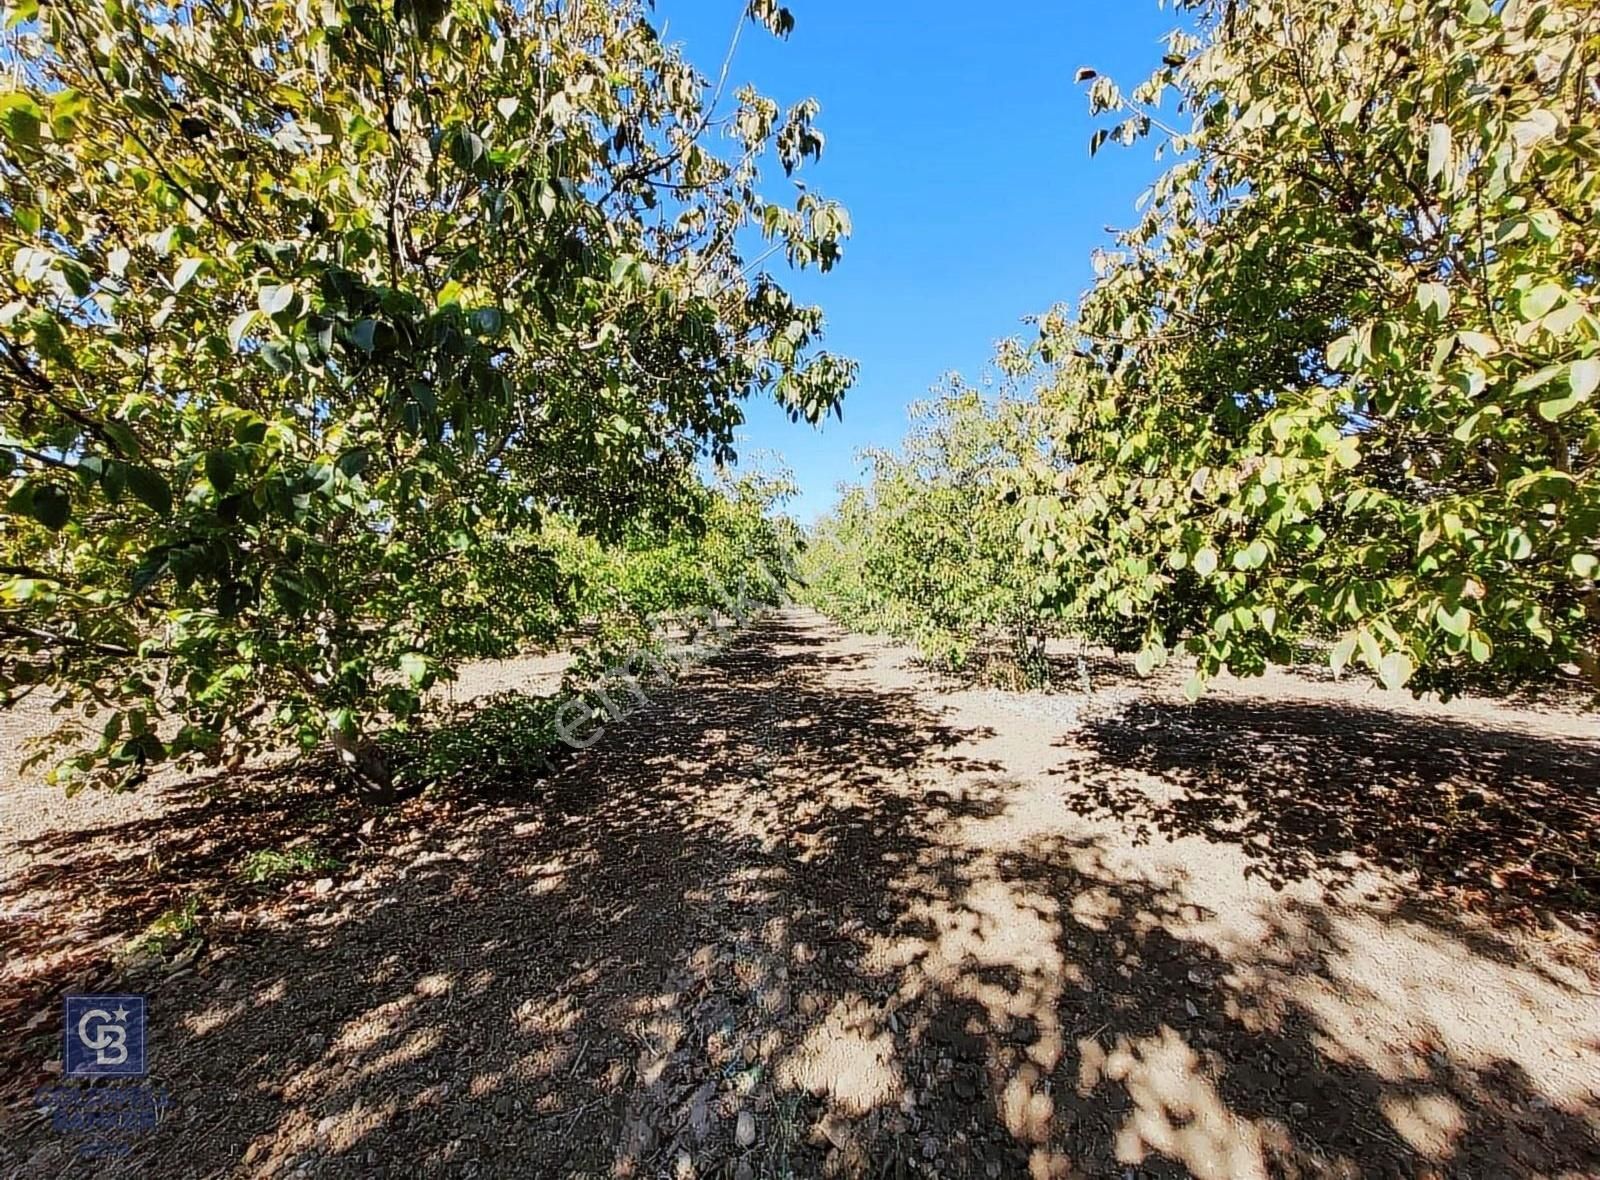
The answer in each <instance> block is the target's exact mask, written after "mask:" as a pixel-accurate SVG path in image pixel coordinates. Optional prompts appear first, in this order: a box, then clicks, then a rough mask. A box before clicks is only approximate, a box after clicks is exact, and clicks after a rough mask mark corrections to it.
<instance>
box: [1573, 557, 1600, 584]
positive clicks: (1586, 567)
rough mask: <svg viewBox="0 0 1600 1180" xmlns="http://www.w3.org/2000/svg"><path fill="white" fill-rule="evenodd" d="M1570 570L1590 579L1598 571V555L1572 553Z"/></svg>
mask: <svg viewBox="0 0 1600 1180" xmlns="http://www.w3.org/2000/svg"><path fill="white" fill-rule="evenodd" d="M1572 572H1573V573H1575V574H1577V575H1578V577H1580V578H1584V579H1590V578H1593V577H1595V575H1596V573H1597V572H1600V557H1597V556H1595V555H1594V554H1593V553H1574V554H1573V555H1572Z"/></svg>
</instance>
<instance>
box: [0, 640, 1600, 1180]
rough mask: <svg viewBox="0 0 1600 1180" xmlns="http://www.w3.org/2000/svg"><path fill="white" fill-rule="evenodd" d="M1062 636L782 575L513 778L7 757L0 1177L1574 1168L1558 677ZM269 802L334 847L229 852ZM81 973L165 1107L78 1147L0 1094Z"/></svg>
mask: <svg viewBox="0 0 1600 1180" xmlns="http://www.w3.org/2000/svg"><path fill="white" fill-rule="evenodd" d="M556 674H558V672H557V673H556ZM1063 674H1064V676H1065V678H1066V679H1067V680H1068V681H1069V683H1071V684H1072V685H1073V686H1074V687H1073V688H1072V691H1067V692H1061V693H1055V694H1007V693H1000V692H992V691H982V690H972V689H968V688H962V687H960V686H955V685H950V684H947V683H941V682H940V681H939V680H938V679H937V678H935V677H933V676H932V675H930V674H929V673H928V672H927V671H925V670H923V669H921V668H919V667H918V666H917V665H916V663H915V662H914V661H913V660H912V659H911V657H910V655H909V654H908V653H907V652H906V651H905V650H904V649H901V648H899V647H896V646H894V645H892V644H888V643H886V642H882V641H879V640H874V639H868V638H863V637H860V636H855V635H849V634H846V633H844V632H842V631H840V630H839V629H837V628H836V627H834V626H832V625H831V624H829V623H827V622H826V621H824V620H822V619H821V618H820V617H818V616H815V615H812V614H809V613H806V612H804V611H799V610H793V611H788V612H784V613H781V614H779V615H776V616H774V617H771V618H769V619H767V620H765V621H764V622H762V623H760V624H758V625H757V626H755V627H754V628H752V629H751V630H750V631H749V632H747V633H746V634H744V635H743V636H741V637H740V638H738V639H737V640H735V641H734V642H733V643H732V644H731V645H730V647H729V648H728V649H727V650H726V651H724V652H723V653H722V654H721V655H719V656H717V657H716V658H714V659H713V660H711V661H710V662H708V663H707V664H705V665H703V666H702V667H700V668H698V669H696V670H694V671H692V672H690V673H689V674H687V675H686V676H685V677H684V678H683V679H682V680H681V681H680V682H679V684H678V685H677V686H676V687H675V688H673V689H671V690H670V691H665V692H663V693H662V694H660V695H659V696H658V697H657V698H656V700H655V701H654V702H653V703H652V704H651V705H650V706H649V707H647V708H644V709H641V710H640V711H638V712H637V713H635V714H634V715H632V716H630V717H629V718H628V719H626V720H625V721H622V722H619V723H617V724H616V725H614V726H613V727H612V728H611V729H610V731H609V732H607V733H606V734H605V736H604V738H603V739H602V740H600V741H599V742H597V743H596V744H595V745H594V746H593V747H592V748H591V749H589V750H588V751H586V752H585V753H583V754H582V755H581V756H580V757H579V758H578V760H577V762H576V763H575V764H573V765H572V766H570V767H568V768H567V769H565V770H564V771H562V772H561V773H559V774H558V775H556V776H555V777H554V778H553V779H552V780H550V781H548V782H540V783H530V784H529V785H528V787H527V789H526V790H523V791H520V792H518V793H516V794H514V795H505V794H501V795H498V796H495V797H481V796H471V795H463V794H462V793H459V792H458V793H455V794H453V795H450V796H448V797H441V798H433V799H418V800H413V801H411V802H408V803H406V804H404V805H402V806H400V807H398V808H396V809H394V810H392V811H390V812H387V813H382V814H379V813H375V812H372V811H371V810H370V809H368V810H363V809H362V806H361V805H360V804H359V803H357V802H354V801H351V800H349V799H348V798H345V797H343V796H341V795H339V794H338V793H337V792H335V791H333V790H332V789H331V788H329V787H327V786H325V785H319V784H317V783H314V782H306V781H304V780H303V778H302V779H285V778H284V777H283V776H282V775H281V774H280V773H279V772H276V771H270V770H267V771H262V772H259V773H257V774H251V775H241V776H237V777H236V779H232V780H229V781H226V782H222V781H216V780H214V781H212V782H210V783H193V782H190V783H175V782H169V783H158V784H154V785H153V786H152V787H151V788H149V789H147V791H146V792H144V793H142V794H139V795H135V796H128V797H95V796H80V797H79V798H78V799H75V800H71V801H68V800H64V799H62V798H61V796H60V795H59V793H56V792H51V791H49V790H47V789H44V788H34V787H24V786H21V785H20V784H17V783H15V782H11V783H9V784H7V785H5V786H4V790H5V796H4V802H3V803H0V806H3V807H4V808H5V809H6V810H5V812H4V817H3V818H4V823H5V828H4V830H3V832H0V856H3V858H4V859H3V862H0V870H3V872H4V874H5V877H4V881H5V886H4V888H5V896H4V900H3V902H0V908H3V909H4V911H5V925H4V926H3V927H0V935H3V936H4V937H5V940H6V944H5V949H6V968H5V970H6V974H5V977H4V978H3V979H0V1002H4V1003H6V1004H7V1005H8V1006H7V1007H5V1008H0V1016H3V1017H4V1018H5V1019H6V1021H7V1024H6V1028H5V1030H4V1034H5V1048H4V1049H0V1054H4V1056H3V1057H0V1068H3V1069H4V1070H5V1072H6V1074H7V1077H6V1078H5V1079H0V1081H3V1082H6V1083H10V1084H11V1090H10V1091H8V1093H9V1094H10V1095H11V1101H10V1102H9V1104H8V1106H7V1109H6V1112H5V1115H4V1118H5V1122H4V1124H3V1125H0V1173H4V1174H11V1175H18V1176H23V1177H29V1178H31V1177H43V1176H66V1175H107V1176H111V1175H145V1176H155V1177H163V1178H166V1177H209V1176H267V1175H274V1176H305V1177H310V1176H318V1177H334V1176H337V1177H343V1176H362V1177H366V1176H395V1177H413V1176H423V1175H427V1176H432V1175H454V1176H516V1177H547V1176H548V1177H578V1176H613V1175H615V1176H638V1177H654V1176H669V1177H675V1178H680V1180H686V1178H687V1177H691V1176H693V1177H741V1178H742V1177H751V1178H753V1177H768V1176H771V1177H780V1176H802V1177H803V1176H816V1175H840V1176H856V1175H861V1176H930V1177H931V1176H944V1177H986V1178H989V1177H1002V1176H1005V1177H1009V1176H1032V1177H1066V1176H1084V1177H1118V1178H1121V1177H1174V1176H1196V1177H1202V1178H1206V1180H1251V1178H1254V1177H1268V1176H1333V1177H1346V1176H1378V1177H1389V1176H1418V1177H1422V1176H1433V1177H1444V1176H1464V1177H1495V1178H1498V1177H1511V1176H1565V1177H1594V1176H1600V982H1597V979H1596V975H1597V974H1600V956H1597V953H1596V952H1597V949H1600V940H1597V939H1596V926H1595V911H1596V908H1597V907H1600V896H1597V895H1600V824H1597V823H1596V819H1597V813H1600V726H1597V724H1596V719H1595V717H1594V715H1593V714H1589V715H1583V714H1581V713H1572V712H1560V711H1553V710H1542V711H1541V710H1532V709H1526V708H1514V707H1511V706H1508V705H1503V704H1496V703H1491V702H1484V701H1467V702H1457V703H1454V704H1452V705H1449V706H1442V705H1439V704H1437V703H1429V702H1415V701H1412V700H1411V699H1410V698H1409V697H1406V696H1395V695H1389V694H1384V693H1380V692H1376V691H1372V690H1368V689H1367V688H1365V687H1364V686H1360V685H1356V684H1351V683H1336V682H1332V681H1330V680H1327V679H1326V678H1325V677H1323V678H1317V677H1315V676H1310V675H1307V676H1298V675H1297V676H1290V675H1285V674H1275V675H1273V676H1271V677H1269V678H1266V679H1263V680H1256V681H1249V682H1233V681H1230V682H1225V683H1223V684H1220V685H1218V686H1217V687H1216V688H1215V689H1214V691H1213V692H1212V693H1211V694H1210V695H1208V696H1207V697H1205V698H1203V699H1202V700H1201V702H1200V703H1199V704H1197V705H1194V706H1189V705H1187V704H1185V703H1184V702H1183V700H1182V698H1181V695H1180V693H1179V691H1178V684H1179V683H1180V682H1181V673H1177V672H1173V673H1171V674H1170V675H1167V676H1163V677H1158V678H1157V679H1156V680H1154V681H1137V680H1136V679H1135V678H1133V677H1132V675H1131V673H1130V672H1129V671H1128V669H1127V668H1126V667H1125V666H1124V665H1122V664H1120V663H1118V662H1117V661H1113V660H1109V659H1107V658H1105V657H1103V656H1100V657H1096V658H1094V659H1090V660H1085V661H1084V662H1083V663H1082V664H1081V665H1080V664H1079V663H1078V661H1076V660H1073V659H1070V658H1069V659H1066V660H1064V664H1063ZM495 676H499V677H500V678H501V679H503V680H505V681H507V682H508V683H513V684H515V683H528V684H538V683H542V682H543V681H542V680H541V677H544V679H548V678H549V676H550V669H548V668H545V669H543V670H542V671H538V672H537V674H535V673H533V672H526V670H519V669H510V670H506V671H502V672H500V673H485V677H486V678H487V681H494V677H495ZM1085 690H1087V691H1085ZM5 773H6V774H8V775H9V770H7V771H5ZM285 825H289V826H291V827H292V828H293V830H296V831H300V832H302V833H306V838H307V839H313V840H315V841H317V842H318V843H319V846H320V847H323V848H325V849H327V850H329V851H331V852H332V853H333V854H334V855H335V856H336V857H337V858H338V859H339V861H340V862H341V863H342V866H343V867H342V868H340V869H339V870H338V871H337V872H335V873H333V874H332V875H331V876H330V877H329V878H327V879H322V880H320V881H317V882H312V881H309V880H308V881H305V882H304V883H302V884H301V885H298V886H296V887H294V888H292V889H290V890H289V891H287V892H280V893H276V894H270V895H263V896H261V897H260V898H255V899H252V898H251V897H250V896H248V895H244V894H241V893H240V892H239V890H238V889H237V888H231V887H227V886H226V885H225V882H226V881H227V880H228V879H229V874H230V873H232V872H233V871H234V870H233V867H232V866H234V865H235V864H236V863H237V861H238V858H239V857H240V856H241V855H242V853H243V852H245V851H248V850H249V849H252V848H260V847H264V846H270V845H271V842H272V840H273V839H274V834H275V833H279V834H281V833H282V832H283V831H284V830H285ZM278 838H279V839H281V835H279V836H278ZM196 890H201V891H207V890H209V892H207V893H206V894H205V895H206V896H207V897H208V898H210V899H211V900H210V901H209V902H208V905H209V907H210V908H209V911H208V912H209V919H208V922H207V924H206V927H205V929H206V940H205V942H204V945H203V946H202V947H201V948H200V949H199V950H198V952H197V953H196V952H195V951H194V945H198V944H193V945H191V947H190V949H189V951H187V952H179V953H178V954H176V956H175V957H174V958H173V959H171V960H170V961H162V962H158V963H154V964H149V963H147V964H145V966H144V970H145V971H146V972H147V975H146V977H144V982H139V980H137V979H136V980H135V981H133V984H128V981H126V980H123V979H119V978H117V977H115V976H113V975H112V974H110V968H108V967H107V966H106V963H107V962H108V961H109V960H108V955H109V954H110V952H111V951H112V950H113V949H114V948H115V947H116V946H118V945H120V944H121V943H122V942H123V941H125V940H126V938H127V936H128V934H129V933H130V931H136V930H138V929H140V928H141V927H142V926H143V924H144V923H147V922H148V921H149V920H150V919H151V918H152V917H153V916H154V915H155V914H157V913H159V912H161V911H162V910H163V909H164V908H168V907H170V906H171V905H172V904H174V902H175V901H176V900H178V899H181V898H183V897H185V896H188V895H192V894H193V893H194V891H196ZM191 954H192V957H186V956H187V955H191ZM111 984H117V985H119V986H122V985H126V990H137V991H147V992H148V993H149V995H150V1000H149V1011H150V1020H151V1029H150V1045H151V1078H150V1080H151V1081H152V1082H154V1083H156V1084H158V1085H160V1086H163V1087H165V1089H166V1090H167V1092H168V1093H169V1094H170V1096H171V1100H172V1103H173V1106H172V1110H171V1113H170V1115H169V1117H167V1118H166V1120H165V1121H164V1122H163V1124H162V1125H161V1127H160V1128H159V1129H158V1130H157V1131H156V1132H155V1133H153V1134H152V1135H150V1136H148V1137H147V1138H144V1139H142V1140H141V1141H139V1143H138V1145H137V1147H136V1149H135V1152H134V1154H133V1155H132V1156H131V1157H129V1158H128V1159H126V1160H124V1161H120V1162H107V1161H96V1162H93V1163H88V1162H84V1161H81V1160H80V1159H78V1158H77V1157H76V1156H75V1155H74V1152H73V1148H74V1144H73V1143H72V1142H70V1141H69V1140H67V1139H66V1138H64V1137H63V1135H62V1134H60V1133H58V1132H56V1131H54V1130H53V1129H52V1128H51V1126H50V1123H49V1120H48V1119H47V1118H46V1117H44V1116H42V1115H40V1114H38V1113H36V1112H34V1109H33V1105H32V1101H31V1099H30V1098H29V1097H28V1094H29V1092H31V1091H32V1089H33V1088H34V1087H35V1086H36V1085H39V1084H41V1083H48V1082H51V1081H53V1080H54V1075H52V1074H51V1073H50V1072H49V1066H50V1064H51V1062H52V1059H53V1058H56V1057H58V1056H59V1038H60V1031H59V1030H60V1025H59V1019H60V1017H59V1014H58V1008H57V999H56V993H57V991H59V989H60V988H61V987H62V986H68V987H72V988H76V989H89V988H102V989H104V988H105V987H108V986H110V985H111ZM56 1068H57V1069H59V1066H58V1065H57V1066H56Z"/></svg>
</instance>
